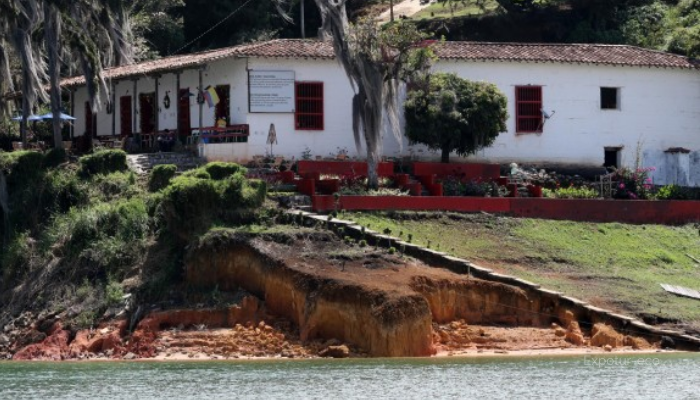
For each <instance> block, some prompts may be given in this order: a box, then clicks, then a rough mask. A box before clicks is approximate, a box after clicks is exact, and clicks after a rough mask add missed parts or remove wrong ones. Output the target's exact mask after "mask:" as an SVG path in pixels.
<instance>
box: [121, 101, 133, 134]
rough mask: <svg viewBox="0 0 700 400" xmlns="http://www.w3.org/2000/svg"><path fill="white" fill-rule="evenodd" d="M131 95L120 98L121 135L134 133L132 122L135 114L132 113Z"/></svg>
mask: <svg viewBox="0 0 700 400" xmlns="http://www.w3.org/2000/svg"><path fill="white" fill-rule="evenodd" d="M131 110H132V109H131V96H122V97H120V98H119V124H120V126H121V131H120V132H121V135H122V137H123V136H131V134H132V133H133V129H132V124H133V121H134V120H133V118H132V117H133V116H132V114H131Z"/></svg>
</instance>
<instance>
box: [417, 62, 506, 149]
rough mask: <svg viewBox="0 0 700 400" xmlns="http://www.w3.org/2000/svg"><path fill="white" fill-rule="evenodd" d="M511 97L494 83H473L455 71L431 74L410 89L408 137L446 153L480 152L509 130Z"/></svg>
mask: <svg viewBox="0 0 700 400" xmlns="http://www.w3.org/2000/svg"><path fill="white" fill-rule="evenodd" d="M507 103H508V101H507V99H506V97H505V95H503V93H501V92H500V91H499V90H498V88H497V87H496V86H495V85H493V84H490V83H485V82H472V81H469V80H467V79H462V78H460V77H458V76H457V75H455V74H444V73H437V74H433V75H429V76H427V77H426V78H425V79H424V80H423V81H422V82H419V83H417V84H416V85H415V86H414V87H413V88H412V89H411V90H409V92H408V97H407V99H406V102H405V103H404V110H405V113H404V114H405V117H406V136H407V137H408V139H409V140H410V141H411V142H414V143H421V144H424V145H426V146H428V147H429V148H431V149H436V150H440V151H441V152H442V157H441V160H442V162H444V163H448V162H449V161H450V153H451V152H453V151H454V152H456V153H457V154H459V155H460V156H465V155H469V154H474V153H476V152H477V151H478V150H479V149H482V148H484V147H488V146H490V145H491V144H493V142H494V141H495V140H496V137H497V136H498V134H499V133H500V132H505V130H506V120H507V119H508V112H507Z"/></svg>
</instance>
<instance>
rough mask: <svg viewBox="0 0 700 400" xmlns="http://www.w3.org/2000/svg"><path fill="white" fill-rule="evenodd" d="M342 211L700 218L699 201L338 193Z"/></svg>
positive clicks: (316, 201) (327, 199)
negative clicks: (358, 194) (344, 194)
mask: <svg viewBox="0 0 700 400" xmlns="http://www.w3.org/2000/svg"><path fill="white" fill-rule="evenodd" d="M338 206H339V207H338V208H339V209H342V210H357V211H370V210H377V211H379V210H436V211H460V212H480V211H484V212H489V213H499V214H508V215H511V216H514V217H523V218H543V219H555V220H569V221H582V222H622V223H631V224H663V225H679V224H686V223H691V222H698V221H700V201H644V200H573V199H572V200H566V199H535V198H504V197H415V196H405V197H401V196H340V199H339V203H338ZM312 207H313V209H314V210H315V211H332V210H335V207H336V204H335V199H334V198H333V196H313V198H312Z"/></svg>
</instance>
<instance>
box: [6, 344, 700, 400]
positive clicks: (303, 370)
mask: <svg viewBox="0 0 700 400" xmlns="http://www.w3.org/2000/svg"><path fill="white" fill-rule="evenodd" d="M434 398H439V399H595V400H603V399H700V355H698V354H659V353H653V354H647V355H634V356H613V355H605V356H602V355H597V356H576V357H572V356H552V357H536V358H535V357H503V358H461V359H460V358H441V359H435V358H433V359H368V360H356V359H354V360H303V361H302V360H279V361H278V360H274V361H214V362H196V361H187V362H63V363H42V362H1V363H0V399H2V400H5V399H434Z"/></svg>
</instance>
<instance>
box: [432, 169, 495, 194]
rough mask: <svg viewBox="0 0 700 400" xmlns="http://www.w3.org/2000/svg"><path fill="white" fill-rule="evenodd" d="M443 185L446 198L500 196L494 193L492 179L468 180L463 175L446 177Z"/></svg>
mask: <svg viewBox="0 0 700 400" xmlns="http://www.w3.org/2000/svg"><path fill="white" fill-rule="evenodd" d="M441 183H442V188H443V193H444V195H445V196H480V197H484V196H499V194H498V193H496V194H494V193H492V192H493V184H492V181H491V180H490V179H486V180H485V179H483V178H480V177H479V178H474V179H467V178H466V175H465V174H463V173H462V174H454V175H449V176H446V177H445V178H443V179H442V181H441Z"/></svg>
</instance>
